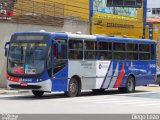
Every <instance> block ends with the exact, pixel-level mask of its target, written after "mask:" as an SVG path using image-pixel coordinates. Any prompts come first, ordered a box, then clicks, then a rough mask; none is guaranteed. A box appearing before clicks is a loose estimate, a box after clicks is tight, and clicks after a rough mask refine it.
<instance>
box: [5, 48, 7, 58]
mask: <svg viewBox="0 0 160 120" xmlns="http://www.w3.org/2000/svg"><path fill="white" fill-rule="evenodd" d="M5 56H6V57H7V56H8V48H5Z"/></svg>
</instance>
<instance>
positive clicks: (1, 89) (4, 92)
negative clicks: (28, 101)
mask: <svg viewBox="0 0 160 120" xmlns="http://www.w3.org/2000/svg"><path fill="white" fill-rule="evenodd" d="M20 93H30V91H29V90H12V89H7V88H0V95H1V94H20Z"/></svg>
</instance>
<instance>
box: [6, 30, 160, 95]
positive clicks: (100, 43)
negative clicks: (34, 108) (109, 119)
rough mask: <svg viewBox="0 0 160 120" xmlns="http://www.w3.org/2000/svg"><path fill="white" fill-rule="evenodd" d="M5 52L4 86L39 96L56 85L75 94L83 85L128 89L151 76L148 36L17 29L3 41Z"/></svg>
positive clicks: (97, 88)
mask: <svg viewBox="0 0 160 120" xmlns="http://www.w3.org/2000/svg"><path fill="white" fill-rule="evenodd" d="M8 44H9V47H7V45H8ZM5 54H6V56H7V85H8V87H9V88H15V89H29V90H32V93H33V94H34V95H35V96H38V97H40V96H42V95H43V94H44V92H55V91H64V92H65V94H66V95H68V96H70V97H74V96H77V95H80V94H81V91H82V90H93V91H104V90H105V89H111V88H118V89H119V90H120V91H124V92H128V93H130V92H134V91H135V86H142V85H147V84H151V83H154V82H155V79H156V63H157V60H156V42H155V41H153V40H144V39H135V38H118V37H108V36H100V35H82V34H71V33H65V32H55V33H51V32H20V33H15V34H13V35H12V37H11V40H10V42H9V43H7V44H6V45H5Z"/></svg>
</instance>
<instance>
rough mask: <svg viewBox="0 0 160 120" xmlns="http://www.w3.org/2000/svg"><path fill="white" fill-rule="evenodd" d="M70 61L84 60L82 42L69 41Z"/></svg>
mask: <svg viewBox="0 0 160 120" xmlns="http://www.w3.org/2000/svg"><path fill="white" fill-rule="evenodd" d="M69 59H74V60H75V59H78V60H80V59H83V41H82V40H69Z"/></svg>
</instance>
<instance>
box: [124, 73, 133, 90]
mask: <svg viewBox="0 0 160 120" xmlns="http://www.w3.org/2000/svg"><path fill="white" fill-rule="evenodd" d="M125 92H126V93H133V92H135V79H134V77H133V76H129V77H128V79H127V82H126V87H125Z"/></svg>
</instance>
